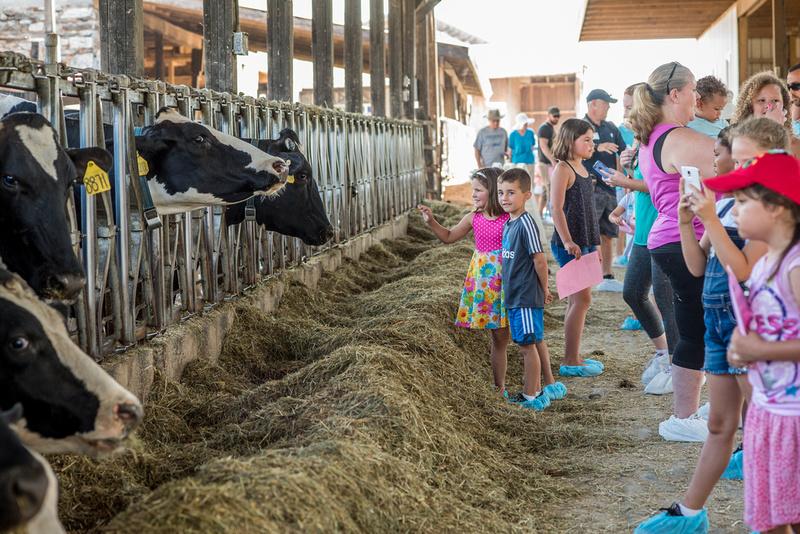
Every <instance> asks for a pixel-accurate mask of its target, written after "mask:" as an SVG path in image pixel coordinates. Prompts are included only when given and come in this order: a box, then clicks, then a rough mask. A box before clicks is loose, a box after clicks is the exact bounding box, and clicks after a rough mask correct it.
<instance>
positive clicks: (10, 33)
mask: <svg viewBox="0 0 800 534" xmlns="http://www.w3.org/2000/svg"><path fill="white" fill-rule="evenodd" d="M56 25H57V29H58V33H59V34H60V35H61V60H62V61H63V62H64V63H66V64H67V65H70V66H73V67H78V68H96V69H99V68H100V52H99V51H100V17H99V15H98V13H97V9H95V7H94V5H93V2H92V0H62V1H59V2H56ZM32 40H33V41H38V42H39V43H41V44H39V58H41V59H44V1H43V0H37V1H31V0H19V1H14V2H3V6H2V8H0V50H11V51H14V52H18V53H20V54H25V55H26V56H31V55H32V49H31V47H32V45H31V42H32Z"/></svg>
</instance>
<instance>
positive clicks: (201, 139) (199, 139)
mask: <svg viewBox="0 0 800 534" xmlns="http://www.w3.org/2000/svg"><path fill="white" fill-rule="evenodd" d="M205 140H206V137H205V136H204V135H198V136H197V137H195V138H194V142H195V143H197V144H200V143H204V142H205Z"/></svg>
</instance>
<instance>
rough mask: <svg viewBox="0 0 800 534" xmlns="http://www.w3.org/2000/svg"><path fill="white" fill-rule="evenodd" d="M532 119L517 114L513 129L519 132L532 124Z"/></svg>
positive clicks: (522, 114) (524, 114)
mask: <svg viewBox="0 0 800 534" xmlns="http://www.w3.org/2000/svg"><path fill="white" fill-rule="evenodd" d="M532 122H533V119H531V118H530V117H528V114H527V113H517V116H516V117H514V129H515V130H521V129H523V128H524V127H525V126H527V125H528V124H530V123H532Z"/></svg>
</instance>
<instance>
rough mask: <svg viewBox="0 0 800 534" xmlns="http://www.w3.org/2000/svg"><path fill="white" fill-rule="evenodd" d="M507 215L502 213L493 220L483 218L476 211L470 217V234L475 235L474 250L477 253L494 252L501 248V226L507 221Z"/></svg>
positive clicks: (479, 212)
mask: <svg viewBox="0 0 800 534" xmlns="http://www.w3.org/2000/svg"><path fill="white" fill-rule="evenodd" d="M508 217H509V215H508V213H504V214H502V215H501V216H499V217H498V218H496V219H494V220H489V219H487V218H486V217H484V216H483V212H481V211H477V212H475V215H473V216H472V232H473V233H474V234H475V250H477V251H478V252H494V251H495V250H500V249H501V248H503V226H504V225H505V224H506V221H507V220H508Z"/></svg>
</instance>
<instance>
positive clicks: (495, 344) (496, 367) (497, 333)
mask: <svg viewBox="0 0 800 534" xmlns="http://www.w3.org/2000/svg"><path fill="white" fill-rule="evenodd" d="M491 333H492V341H491V347H490V354H491V362H492V375H493V376H494V385H495V387H496V388H497V389H498V391H499V392H500V393H502V392H503V391H505V389H506V367H507V366H508V359H507V357H506V350H507V349H508V341H509V338H510V337H511V335H510V334H509V331H508V327H504V328H498V329H496V330H491Z"/></svg>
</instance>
